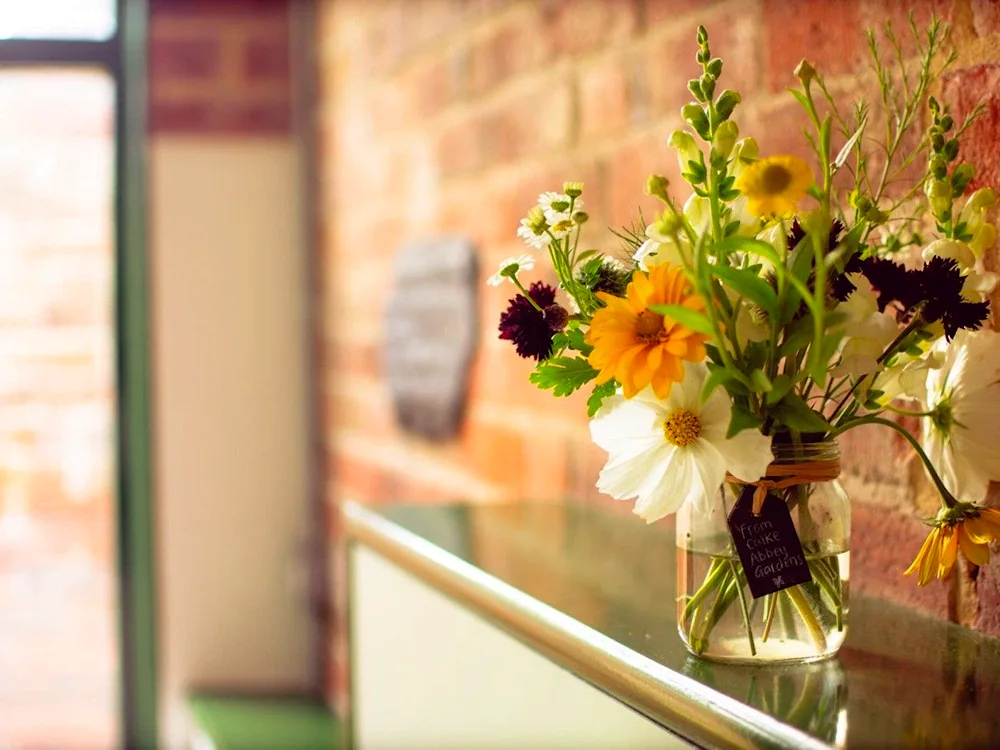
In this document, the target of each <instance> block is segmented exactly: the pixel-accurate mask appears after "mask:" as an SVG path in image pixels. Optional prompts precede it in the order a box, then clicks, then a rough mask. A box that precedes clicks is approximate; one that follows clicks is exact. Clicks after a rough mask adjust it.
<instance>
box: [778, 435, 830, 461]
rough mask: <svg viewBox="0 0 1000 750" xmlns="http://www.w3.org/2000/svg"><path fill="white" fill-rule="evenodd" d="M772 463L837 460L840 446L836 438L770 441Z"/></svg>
mask: <svg viewBox="0 0 1000 750" xmlns="http://www.w3.org/2000/svg"><path fill="white" fill-rule="evenodd" d="M771 450H772V452H773V453H774V463H775V464H778V465H781V464H800V463H809V462H810V461H839V460H840V446H839V445H838V444H837V441H836V440H821V441H819V442H813V443H798V444H796V443H771Z"/></svg>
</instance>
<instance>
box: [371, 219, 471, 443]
mask: <svg viewBox="0 0 1000 750" xmlns="http://www.w3.org/2000/svg"><path fill="white" fill-rule="evenodd" d="M477 278H478V275H477V265H476V254H475V249H474V248H473V246H472V242H471V241H470V240H468V239H467V238H461V237H438V238H433V239H429V240H423V241H419V242H413V243H410V244H408V245H406V246H404V247H403V249H402V250H401V251H400V252H399V254H398V255H397V257H396V263H395V279H394V285H393V291H392V293H391V296H390V298H389V302H388V305H387V307H386V317H385V338H384V342H385V344H384V349H383V363H384V367H385V375H386V378H387V380H388V382H389V391H390V393H391V395H392V402H393V409H394V410H395V414H396V421H397V423H398V424H399V425H400V426H401V427H402V428H403V429H405V430H406V431H407V432H410V433H412V434H414V435H418V436H420V437H423V438H427V439H429V440H447V439H448V438H451V437H453V436H454V435H455V434H456V433H457V432H458V428H459V426H460V425H461V422H462V415H463V412H464V408H465V400H466V392H467V389H468V380H469V364H470V362H471V360H472V355H473V353H474V352H475V348H476V331H477V330H478V326H477V291H476V289H477V286H478V285H477Z"/></svg>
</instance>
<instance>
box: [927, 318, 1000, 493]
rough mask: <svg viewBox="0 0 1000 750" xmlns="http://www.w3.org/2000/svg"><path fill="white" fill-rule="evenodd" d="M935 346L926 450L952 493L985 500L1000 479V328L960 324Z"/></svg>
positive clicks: (928, 385) (929, 389) (928, 380)
mask: <svg viewBox="0 0 1000 750" xmlns="http://www.w3.org/2000/svg"><path fill="white" fill-rule="evenodd" d="M933 350H934V351H936V353H938V354H940V355H941V357H942V359H943V365H942V366H941V367H940V368H938V369H934V370H930V372H929V373H928V375H927V396H926V401H925V402H924V408H925V410H926V411H929V412H931V416H930V417H928V418H926V419H924V422H923V445H924V450H925V451H926V452H927V456H928V458H930V460H931V463H932V464H933V465H934V468H935V469H937V470H938V473H939V474H940V475H941V479H942V480H943V481H944V484H945V486H946V487H947V488H948V490H949V491H950V492H952V493H953V494H954V495H955V496H956V497H957V498H958V499H960V500H969V501H972V502H982V500H983V499H984V498H985V497H986V490H987V488H988V486H989V483H990V481H991V480H992V481H1000V450H998V449H997V446H998V445H1000V333H997V332H996V331H967V330H964V329H962V330H960V331H959V332H958V333H957V334H955V338H954V339H953V340H952V341H951V342H948V341H946V340H945V339H940V340H939V341H938V342H937V343H935V345H934V348H933Z"/></svg>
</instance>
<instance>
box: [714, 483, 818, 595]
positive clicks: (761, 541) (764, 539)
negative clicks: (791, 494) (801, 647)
mask: <svg viewBox="0 0 1000 750" xmlns="http://www.w3.org/2000/svg"><path fill="white" fill-rule="evenodd" d="M756 489H757V488H756V487H755V486H753V485H747V486H746V487H744V488H743V491H742V492H741V493H740V496H739V497H738V498H737V500H736V505H734V506H733V510H732V512H731V513H730V514H729V532H730V533H731V534H732V535H733V543H734V544H735V545H736V552H737V554H739V556H740V562H742V563H743V570H744V572H745V573H746V576H747V583H749V584H750V592H751V593H752V594H753V598H754V599H759V598H760V597H762V596H764V595H765V594H773V593H774V592H775V591H781V590H782V589H787V588H791V587H792V586H797V585H798V584H800V583H808V582H809V581H811V580H812V575H811V574H810V573H809V565H808V564H807V563H806V556H805V553H804V552H803V551H802V542H800V541H799V535H798V533H797V532H796V531H795V525H794V524H793V523H792V514H791V513H789V511H788V505H786V504H785V501H784V500H782V499H781V498H780V497H778V496H777V495H774V494H771V493H770V492H768V493H767V495H766V496H765V497H764V502H763V504H762V505H761V508H760V515H758V516H755V515H754V514H753V494H754V491H755V490H756Z"/></svg>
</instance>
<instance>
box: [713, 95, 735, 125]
mask: <svg viewBox="0 0 1000 750" xmlns="http://www.w3.org/2000/svg"><path fill="white" fill-rule="evenodd" d="M740 101H741V99H740V95H739V94H738V93H736V92H735V91H732V90H731V89H726V90H725V91H723V92H722V93H721V94H719V98H718V99H716V100H715V111H716V112H718V113H719V117H721V118H722V119H723V120H728V119H729V115H731V114H732V113H733V110H734V109H735V108H736V105H737V104H739V103H740Z"/></svg>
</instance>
